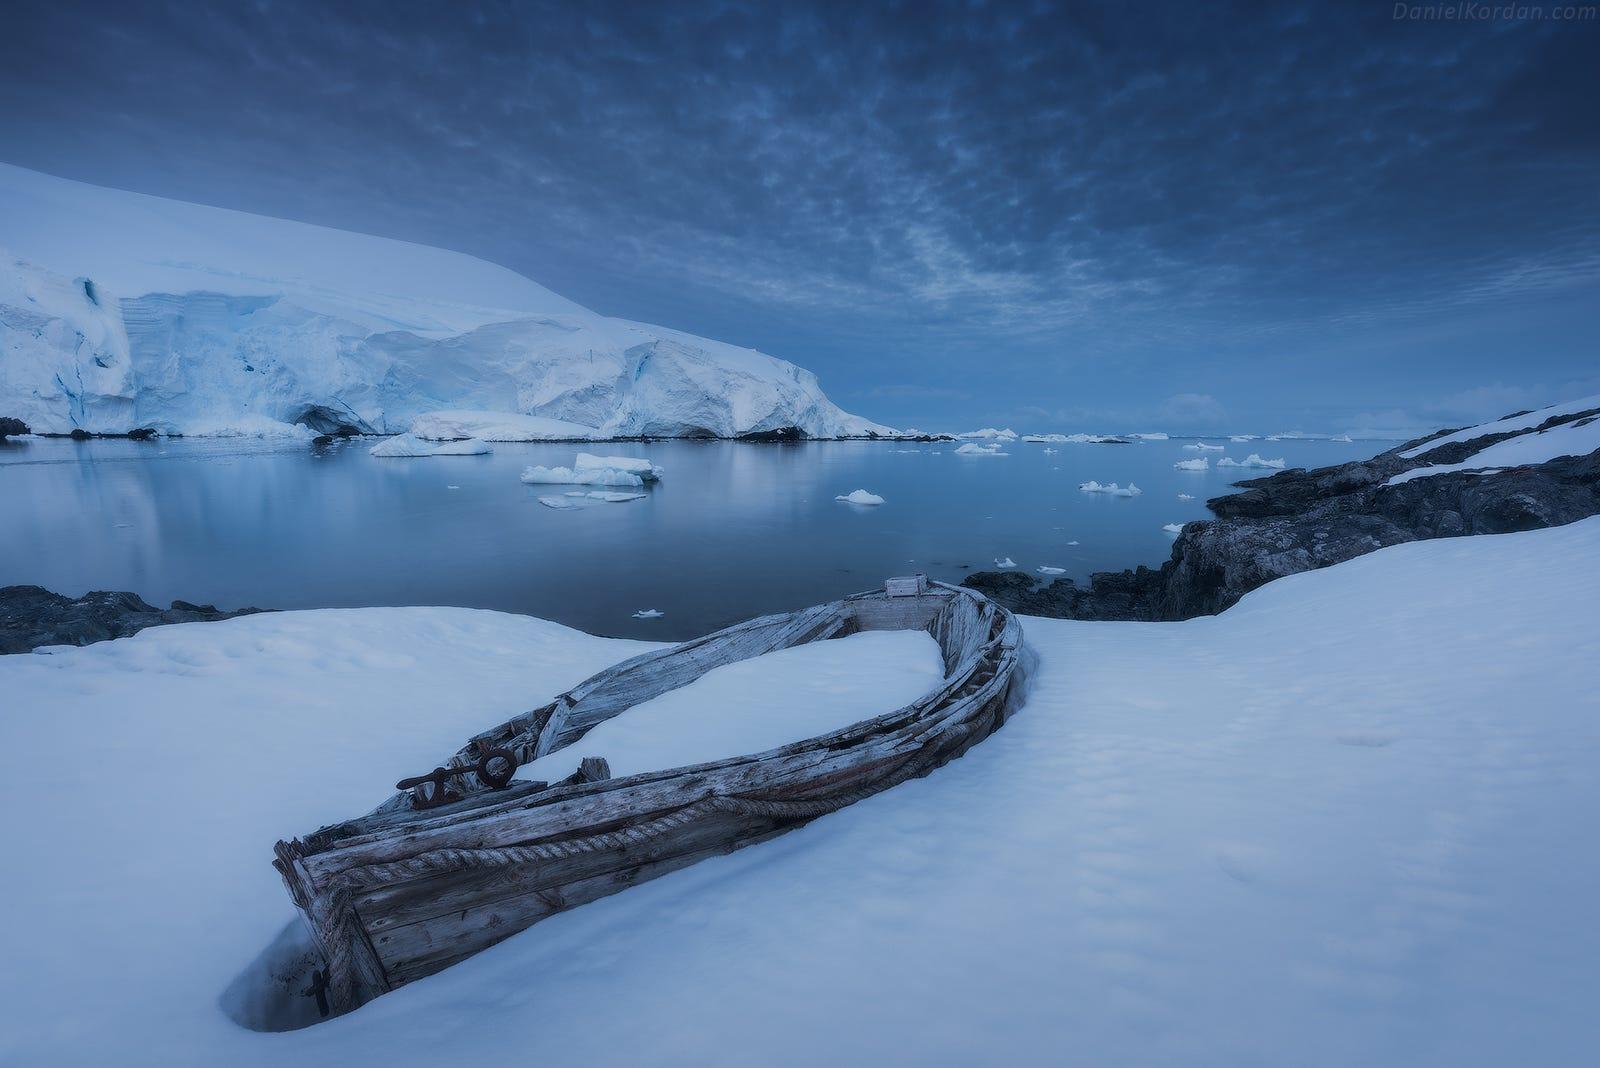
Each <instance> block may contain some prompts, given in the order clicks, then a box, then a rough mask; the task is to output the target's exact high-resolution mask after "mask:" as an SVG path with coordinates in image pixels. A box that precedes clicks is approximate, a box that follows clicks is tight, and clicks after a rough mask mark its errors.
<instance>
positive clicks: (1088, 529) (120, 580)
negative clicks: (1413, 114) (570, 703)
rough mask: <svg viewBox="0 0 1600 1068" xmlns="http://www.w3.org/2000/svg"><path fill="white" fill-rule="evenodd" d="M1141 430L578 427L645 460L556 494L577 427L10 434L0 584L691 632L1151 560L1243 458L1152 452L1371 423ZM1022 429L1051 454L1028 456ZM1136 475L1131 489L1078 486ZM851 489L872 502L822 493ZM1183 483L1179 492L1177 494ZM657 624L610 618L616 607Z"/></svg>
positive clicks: (640, 632) (614, 631)
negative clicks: (400, 437) (480, 434)
mask: <svg viewBox="0 0 1600 1068" xmlns="http://www.w3.org/2000/svg"><path fill="white" fill-rule="evenodd" d="M1187 441H1188V439H1185V440H1178V439H1174V440H1171V441H1166V442H1147V443H1144V444H1140V445H1055V446H1042V445H1030V444H1022V443H1015V444H1012V445H1009V446H1006V447H1005V451H1006V452H1008V453H1009V455H1007V456H993V457H964V456H958V455H956V451H955V447H954V446H953V445H950V444H947V443H945V444H934V445H901V444H888V443H882V442H816V443H805V444H799V445H751V444H738V443H734V442H718V441H714V442H691V441H675V442H662V443H656V444H646V445H640V444H631V443H630V444H624V445H614V446H599V447H591V448H590V451H598V452H615V453H621V454H627V455H637V456H646V457H649V458H650V459H651V460H652V461H653V462H655V463H657V464H659V465H660V466H661V467H663V468H664V469H665V471H666V474H665V477H664V479H663V480H662V481H661V482H660V483H657V484H656V485H655V486H653V487H651V488H650V489H649V490H648V491H647V493H648V496H647V497H646V499H644V500H640V501H634V502H630V503H626V504H605V505H596V506H594V507H585V508H579V509H569V510H556V509H552V508H547V507H544V506H543V505H541V504H540V503H539V501H538V498H539V497H540V496H552V495H553V496H560V495H561V494H562V493H563V492H564V491H565V490H568V489H571V488H572V487H560V486H540V487H533V486H524V485H523V484H522V483H521V482H519V481H518V478H517V475H518V473H519V472H520V471H521V470H522V468H523V467H524V466H525V465H527V464H547V465H556V464H565V465H570V464H571V463H572V461H573V457H574V454H575V453H576V452H577V451H578V448H579V446H574V445H531V444H529V445H523V444H499V445H496V446H495V451H494V454H493V455H491V456H462V457H440V458H427V459H412V460H394V459H391V460H380V459H375V458H373V457H371V456H369V455H368V454H367V449H368V448H370V446H371V444H372V443H371V442H370V441H366V442H362V441H356V442H351V443H347V444H340V445H337V446H332V447H327V448H321V449H317V448H313V447H311V446H308V445H302V444H295V445H267V444H263V443H259V442H238V441H201V440H184V441H165V442H149V443H146V442H130V441H90V442H72V441H64V440H25V441H21V442H11V443H7V444H4V445H0V501H3V502H4V504H5V507H4V509H3V512H4V518H3V520H0V585H8V584H12V583H36V584H39V585H42V586H47V587H49V588H50V589H53V590H57V591H60V592H63V593H69V594H74V595H76V594H81V593H83V592H85V591H87V590H91V589H128V590H134V591H136V592H138V593H139V594H141V595H143V596H144V597H145V598H147V599H148V600H150V601H153V602H157V603H161V604H165V603H166V602H167V601H170V600H172V599H173V598H183V599H185V600H190V601H198V602H211V603H215V604H217V605H220V606H222V607H237V606H240V605H259V606H261V607H267V608H311V607H330V606H361V605H462V606H467V607H475V608H495V609H502V610H505V611H512V612H525V613H531V614H535V615H539V616H544V617H547V618H550V619H555V620H559V621H561V622H563V623H567V624H570V625H572V626H575V627H580V628H582V629H584V630H587V631H591V632H594V633H599V634H607V635H620V636H628V637H649V638H660V639H682V638H687V637H692V636H694V635H697V634H701V633H704V632H706V631H707V630H711V629H714V628H716V627H719V626H724V625H726V624H729V623H732V622H736V621H738V620H741V619H745V618H748V617H750V616H753V615H758V614H761V613H765V612H774V611H781V610H787V609H791V608H798V607H802V606H805V605H810V604H815V603H818V602H821V601H826V600H829V599H831V598H834V597H837V596H840V595H843V594H847V593H853V592H856V591H859V590H863V589H867V588H870V587H873V586H876V585H877V584H879V583H880V582H882V580H883V578H884V577H885V576H887V575H893V574H904V573H908V572H912V571H924V572H927V573H928V574H929V575H930V576H933V577H935V578H939V579H945V580H950V581H960V579H961V578H962V577H963V576H964V575H966V574H968V573H970V572H971V571H974V570H982V569H985V568H992V567H993V566H994V563H995V559H996V558H997V557H1010V558H1011V559H1013V560H1015V561H1016V563H1017V565H1018V567H1019V569H1020V570H1023V571H1026V572H1029V573H1032V574H1034V575H1035V576H1036V577H1039V576H1038V573H1037V571H1036V568H1038V567H1040V566H1048V567H1060V568H1064V569H1065V572H1066V574H1067V575H1069V576H1073V577H1078V578H1082V577H1084V576H1087V575H1088V574H1089V573H1090V572H1091V571H1103V570H1112V569H1120V568H1124V567H1131V566H1133V565H1136V564H1141V563H1143V564H1151V565H1155V564H1159V563H1161V562H1162V561H1163V560H1165V559H1166V558H1167V555H1168V553H1169V551H1170V547H1171V544H1172V540H1173V536H1172V535H1170V534H1168V533H1165V532H1163V530H1162V529H1161V528H1162V526H1163V525H1164V524H1167V523H1182V522H1184V521H1186V520H1191V519H1201V518H1206V517H1207V516H1208V513H1207V512H1206V509H1205V500H1206V498H1207V497H1214V496H1217V495H1219V494H1221V493H1224V492H1226V491H1227V488H1228V485H1229V483H1230V482H1233V481H1235V480H1238V479H1242V478H1248V477H1252V476H1254V475H1259V474H1264V473H1266V472H1260V471H1241V470H1238V469H1226V468H1225V469H1221V470H1219V469H1217V468H1216V467H1214V466H1213V467H1212V468H1211V469H1210V470H1209V471H1205V472H1189V471H1178V470H1174V468H1173V463H1174V462H1175V461H1177V460H1182V459H1192V458H1193V457H1195V456H1196V455H1205V456H1208V457H1210V458H1211V459H1212V462H1213V464H1214V463H1215V459H1216V458H1217V457H1220V456H1223V455H1228V456H1232V457H1234V458H1235V459H1243V458H1244V456H1246V455H1247V454H1248V453H1250V452H1252V451H1254V452H1260V453H1261V454H1262V455H1264V456H1269V457H1280V456H1281V457H1284V458H1285V459H1286V460H1287V461H1288V463H1289V465H1290V466H1291V467H1293V466H1306V467H1309V466H1320V465H1323V464H1330V463H1337V462H1341V461H1344V460H1350V459H1355V458H1358V457H1362V456H1369V455H1372V454H1373V453H1375V452H1378V451H1380V450H1381V449H1383V448H1386V447H1387V445H1385V444H1384V443H1378V442H1370V441H1369V442H1355V443H1353V444H1348V443H1335V442H1327V441H1281V442H1265V441H1256V442H1251V443H1249V444H1247V445H1235V444H1230V445H1229V446H1228V448H1227V451H1226V452H1209V453H1204V454H1197V453H1195V452H1192V451H1186V450H1184V449H1183V447H1182V446H1183V445H1184V444H1186V443H1187ZM1046 448H1053V449H1055V450H1056V451H1055V452H1053V453H1047V452H1046V451H1045V450H1046ZM1091 479H1093V480H1095V481H1099V482H1102V483H1105V482H1119V483H1121V484H1123V485H1127V484H1128V483H1129V482H1133V483H1136V484H1137V485H1138V486H1139V488H1140V489H1142V490H1143V491H1144V492H1143V493H1142V494H1141V495H1140V496H1137V497H1133V498H1120V497H1106V496H1101V495H1090V494H1085V493H1082V492H1080V491H1079V489H1078V484H1079V483H1081V482H1085V481H1088V480H1091ZM855 489H866V490H870V491H872V492H873V493H877V494H879V495H881V496H883V497H884V498H885V500H886V503H885V504H883V505H882V506H880V507H863V506H858V505H850V504H842V503H838V502H836V501H835V500H834V497H835V496H836V495H839V494H845V493H849V492H850V491H851V490H855ZM1180 493H1187V494H1189V495H1190V496H1192V497H1193V498H1194V499H1193V500H1180V499H1179V494H1180ZM651 608H653V609H657V610H659V611H661V612H663V613H664V615H663V616H662V617H661V618H659V619H654V620H635V619H633V618H632V614H633V613H634V612H635V611H638V610H641V609H651Z"/></svg>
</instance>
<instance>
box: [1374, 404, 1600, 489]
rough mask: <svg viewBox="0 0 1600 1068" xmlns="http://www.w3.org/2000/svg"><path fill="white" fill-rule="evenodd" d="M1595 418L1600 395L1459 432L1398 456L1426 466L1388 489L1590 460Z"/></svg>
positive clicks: (1597, 439)
mask: <svg viewBox="0 0 1600 1068" xmlns="http://www.w3.org/2000/svg"><path fill="white" fill-rule="evenodd" d="M1597 413H1600V394H1597V395H1594V396H1589V397H1579V398H1578V399H1576V400H1570V401H1564V402H1562V403H1561V404H1552V405H1550V406H1549V407H1548V408H1540V409H1538V410H1537V411H1532V412H1526V413H1524V414H1522V415H1513V416H1507V417H1506V418H1504V419H1498V420H1495V421H1494V422H1492V423H1482V424H1480V425H1478V426H1470V427H1467V428H1466V429H1464V430H1457V431H1455V432H1454V433H1451V434H1446V435H1444V436H1443V437H1438V438H1434V439H1433V440H1432V441H1427V442H1424V443H1423V444H1421V445H1418V446H1415V447H1414V448H1410V449H1407V450H1405V451H1404V452H1402V453H1401V454H1400V455H1401V456H1403V457H1405V458H1406V459H1408V460H1414V459H1421V460H1423V461H1424V462H1425V463H1426V464H1427V466H1424V467H1414V468H1412V469H1411V470H1409V471H1403V472H1401V473H1400V474H1398V475H1395V476H1394V477H1393V478H1391V479H1389V482H1388V485H1391V486H1396V485H1399V484H1400V483H1402V482H1410V481H1411V480H1412V479H1416V478H1427V477H1428V476H1430V475H1442V474H1448V473H1450V472H1453V471H1495V470H1501V469H1504V468H1507V467H1521V466H1523V465H1525V464H1542V463H1545V462H1546V461H1549V460H1554V459H1556V458H1557V457H1561V456H1585V455H1588V454H1589V453H1591V452H1594V451H1595V450H1596V449H1600V414H1597ZM1540 427H1543V428H1544V429H1542V430H1541V429H1539V428H1540ZM1477 439H1482V441H1481V442H1479V441H1478V440H1477ZM1469 443H1471V444H1469ZM1463 448H1465V449H1470V450H1471V451H1470V452H1469V453H1468V454H1467V455H1466V456H1465V457H1462V458H1460V459H1456V460H1455V461H1454V462H1450V461H1449V460H1448V459H1446V460H1444V461H1443V462H1441V461H1440V460H1438V459H1436V457H1451V456H1455V455H1457V454H1458V453H1459V452H1460V451H1461V450H1462V449H1463Z"/></svg>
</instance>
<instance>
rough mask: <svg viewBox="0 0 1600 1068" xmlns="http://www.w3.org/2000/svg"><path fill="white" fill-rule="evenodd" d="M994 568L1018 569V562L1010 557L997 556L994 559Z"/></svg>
mask: <svg viewBox="0 0 1600 1068" xmlns="http://www.w3.org/2000/svg"><path fill="white" fill-rule="evenodd" d="M994 566H995V567H999V568H1006V567H1016V566H1017V562H1016V561H1015V560H1013V559H1011V557H1009V556H997V557H995V558H994Z"/></svg>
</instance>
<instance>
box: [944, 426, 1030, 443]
mask: <svg viewBox="0 0 1600 1068" xmlns="http://www.w3.org/2000/svg"><path fill="white" fill-rule="evenodd" d="M952 436H953V437H957V438H962V439H973V440H978V441H1016V440H1017V432H1016V431H1015V430H1012V429H1010V428H1009V427H1008V428H1007V429H1005V430H996V429H995V428H994V427H992V426H986V427H984V428H983V429H982V430H969V431H967V432H966V433H965V434H955V435H952Z"/></svg>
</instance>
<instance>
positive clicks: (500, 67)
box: [0, 0, 1600, 432]
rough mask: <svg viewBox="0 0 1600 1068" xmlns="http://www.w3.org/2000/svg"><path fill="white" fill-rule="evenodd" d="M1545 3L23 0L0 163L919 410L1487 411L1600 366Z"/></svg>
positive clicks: (1590, 119)
mask: <svg viewBox="0 0 1600 1068" xmlns="http://www.w3.org/2000/svg"><path fill="white" fill-rule="evenodd" d="M1458 6H1461V5H1460V4H1458ZM1467 6H1468V7H1469V8H1471V7H1472V5H1470V4H1469V5H1467ZM1474 10H1475V11H1477V12H1480V13H1481V12H1482V11H1483V10H1484V6H1483V5H1479V6H1478V7H1477V8H1475V9H1474ZM1524 10H1525V11H1526V12H1527V13H1528V14H1529V17H1525V18H1515V17H1513V18H1505V17H1488V18H1475V19H1467V20H1462V19H1457V20H1454V21H1443V20H1429V19H1426V18H1421V19H1410V18H1399V19H1397V18H1396V17H1395V14H1396V5H1395V4H1394V3H1393V0H1389V2H1383V0H1373V2H1371V3H1361V2H1356V3H1341V4H1329V3H1318V4H1313V5H1306V6H1299V5H1272V6H1266V7H1260V8H1257V7H1241V8H1237V9H1225V8H1224V7H1222V6H1221V5H1209V4H1206V5H1201V4H1190V3H1182V4H1175V5H1172V6H1171V8H1170V9H1168V10H1165V11H1163V10H1162V9H1160V8H1158V7H1153V6H1144V5H1127V4H1122V3H1112V4H1107V5H1104V6H1098V5H1092V4H1086V3H1085V4H1079V3H1071V4H1051V3H1044V2H1037V3H1021V4H981V3H962V4H951V5H935V4H932V3H904V4H873V3H868V2H861V3H855V4H845V3H828V4H819V5H816V6H813V7H807V6H804V5H780V4H772V3H765V2H755V3H748V4H746V3H739V2H730V3H704V4H695V3H689V2H684V3H672V4H643V3H637V2H632V3H623V4H617V5H614V6H613V5H608V4H606V3H597V2H593V0H591V2H588V3H583V4H576V3H574V4H539V3H507V4H482V5H476V6H474V5H469V4H466V3H449V4H446V3H419V4H409V3H394V2H390V3H371V4H328V3H318V4H300V3H280V2H266V0H262V2H258V3H253V4H245V3H206V4H199V3H193V4H191V3H174V4H161V3H157V2H154V0H150V2H141V3H138V4H128V3H102V4H84V3H76V2H71V0H43V2H37V3H36V2H34V0H9V2H8V3H7V4H6V6H5V11H4V14H3V23H4V28H5V32H4V33H0V159H4V160H5V161H6V162H10V163H15V164H19V165H21V166H25V167H32V168H36V169H39V170H43V171H47V172H50V173H53V174H59V175H63V176H66V177H71V178H77V179H81V180H85V181H90V182H95V183H99V184H103V185H111V186H117V187H120V188H126V189H133V190H137V191H139V192H144V193H154V194H158V195H162V196H170V197H178V198H181V199H185V200H193V201H199V202H202V203H207V204H215V205H220V206H224V207H230V208H239V209H244V210H248V211H256V212H262V213H265V214H271V215H281V216H286V217H290V218H295V219H302V220H306V221H309V222H316V223H322V224H325V225H331V226H339V227H344V228H347V229H352V230H361V231H367V232H371V233H376V234H383V235H386V236H391V237H398V238H403V239H406V240H411V241H418V242H424V243H427V244H432V245H440V246H445V247H448V248H452V249H457V250H460V251H463V252H467V253H470V254H473V255H477V256H481V257H484V258H486V259H490V260H493V261H496V262H498V263H502V264H505V265H506V266H509V267H512V268H514V269H516V270H518V271H521V272H523V273H524V274H527V275H528V276H530V277H532V278H534V279H536V280H538V281H540V282H542V283H544V284H545V285H547V286H549V287H550V288H552V289H555V290H557V291H558V292H561V293H563V294H565V295H567V296H569V297H572V298H573V299H575V300H577V301H579V302H580V303H582V304H585V305H588V306H589V307H591V308H594V309H595V310H597V311H602V312H605V313H608V314H612V315H618V316H623V317H626V318H631V319H639V320H645V321H650V322H657V323H662V324H666V325H670V326H675V327H680V328H683V329H687V330H691V331H694V332H696V333H700V334H704V335H707V336H710V337H716V338H720V339H723V340H728V341H734V342H738V343H741V344H747V345H752V346H755V347H757V348H760V349H763V350H765V351H768V352H772V353H774V354H777V355H780V356H784V357H786V358H788V359H791V360H794V361H795V362H797V363H800V364H802V365H804V366H807V367H810V368H811V369H813V370H814V371H816V372H817V373H818V375H820V376H821V378H822V382H823V386H824V387H825V388H826V389H827V390H828V392H829V393H830V395H831V396H833V398H834V399H835V400H837V401H838V402H840V403H841V404H843V405H844V406H845V407H847V408H850V409H852V410H855V411H858V412H861V413H862V414H866V415H870V416H873V417H876V418H879V419H882V420H884V421H887V422H891V423H897V424H902V425H903V424H908V423H912V424H917V425H921V426H925V427H935V428H953V429H961V428H965V427H967V426H968V425H969V424H972V425H977V424H986V423H1002V424H1006V423H1009V424H1015V425H1016V426H1017V427H1018V429H1019V430H1022V429H1025V430H1077V429H1085V430H1125V429H1141V428H1144V429H1164V430H1169V431H1183V430H1196V431H1207V430H1210V431H1217V430H1249V431H1256V432H1262V431H1266V432H1271V431H1275V430H1286V429H1303V430H1312V431H1315V430H1347V429H1361V428H1364V427H1395V426H1400V427H1412V426H1420V425H1436V424H1439V423H1459V422H1462V421H1465V420H1470V419H1476V418H1480V417H1487V416H1493V415H1500V414H1503V413H1505V412H1507V411H1511V410H1515V409H1518V408H1524V407H1529V406H1535V405H1538V404H1543V403H1549V402H1550V401H1553V400H1557V399H1560V398H1562V397H1564V396H1571V395H1576V394H1578V393H1580V392H1600V107H1597V104H1596V102H1597V101H1600V14H1595V13H1591V14H1590V15H1589V17H1587V18H1586V19H1580V20H1579V21H1572V20H1571V19H1557V18H1556V17H1555V16H1557V15H1559V14H1562V13H1563V10H1562V9H1561V8H1560V7H1559V6H1558V5H1555V4H1550V5H1546V6H1544V7H1540V6H1538V5H1534V6H1533V7H1532V8H1531V9H1524ZM1590 10H1591V12H1593V9H1590ZM1492 14H1496V15H1497V14H1499V12H1492ZM1541 14H1542V15H1544V16H1545V17H1544V18H1537V17H1533V16H1537V15H1541ZM1578 14H1580V15H1581V14H1582V13H1581V12H1579V13H1578Z"/></svg>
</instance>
